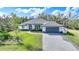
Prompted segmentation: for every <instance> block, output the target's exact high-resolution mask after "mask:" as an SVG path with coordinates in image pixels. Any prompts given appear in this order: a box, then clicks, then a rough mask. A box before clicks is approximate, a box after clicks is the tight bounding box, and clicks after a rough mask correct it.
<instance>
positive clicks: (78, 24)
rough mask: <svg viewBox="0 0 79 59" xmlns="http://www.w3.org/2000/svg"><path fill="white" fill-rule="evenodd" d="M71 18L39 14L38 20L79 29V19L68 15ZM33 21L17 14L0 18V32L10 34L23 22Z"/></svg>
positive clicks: (61, 15)
mask: <svg viewBox="0 0 79 59" xmlns="http://www.w3.org/2000/svg"><path fill="white" fill-rule="evenodd" d="M68 16H69V17H66V16H64V15H63V14H58V15H47V14H44V13H42V14H39V15H38V18H39V17H40V18H43V19H46V20H49V21H55V22H57V23H59V24H62V25H64V26H65V27H67V28H70V29H77V30H78V29H79V19H78V18H74V19H72V18H70V17H71V15H70V14H69V15H68ZM28 20H31V18H30V19H28V18H27V17H18V16H17V15H16V14H14V13H11V14H10V15H7V16H6V15H3V16H0V32H8V31H13V30H16V29H18V26H19V24H21V23H22V22H25V21H28Z"/></svg>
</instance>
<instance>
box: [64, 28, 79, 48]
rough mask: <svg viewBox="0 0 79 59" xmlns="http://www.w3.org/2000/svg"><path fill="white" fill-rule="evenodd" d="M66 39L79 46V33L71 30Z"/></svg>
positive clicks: (65, 36)
mask: <svg viewBox="0 0 79 59" xmlns="http://www.w3.org/2000/svg"><path fill="white" fill-rule="evenodd" d="M64 38H65V39H66V40H69V41H71V42H72V43H73V44H75V45H77V46H79V31H77V30H70V29H69V30H68V33H67V34H65V35H64Z"/></svg>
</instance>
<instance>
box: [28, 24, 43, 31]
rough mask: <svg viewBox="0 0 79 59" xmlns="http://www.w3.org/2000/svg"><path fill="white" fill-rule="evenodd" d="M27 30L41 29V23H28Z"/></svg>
mask: <svg viewBox="0 0 79 59" xmlns="http://www.w3.org/2000/svg"><path fill="white" fill-rule="evenodd" d="M29 30H30V31H42V26H41V25H39V24H38V25H37V24H34V25H31V24H29Z"/></svg>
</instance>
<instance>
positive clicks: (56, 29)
mask: <svg viewBox="0 0 79 59" xmlns="http://www.w3.org/2000/svg"><path fill="white" fill-rule="evenodd" d="M46 32H47V33H59V27H46Z"/></svg>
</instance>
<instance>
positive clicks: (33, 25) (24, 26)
mask: <svg viewBox="0 0 79 59" xmlns="http://www.w3.org/2000/svg"><path fill="white" fill-rule="evenodd" d="M19 29H20V30H29V31H33V30H34V31H42V32H45V33H60V32H63V33H66V32H67V30H66V28H65V27H64V26H63V25H60V24H58V23H56V22H53V21H47V20H44V19H41V18H36V19H32V20H29V21H27V22H24V23H21V24H20V26H19Z"/></svg>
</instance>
